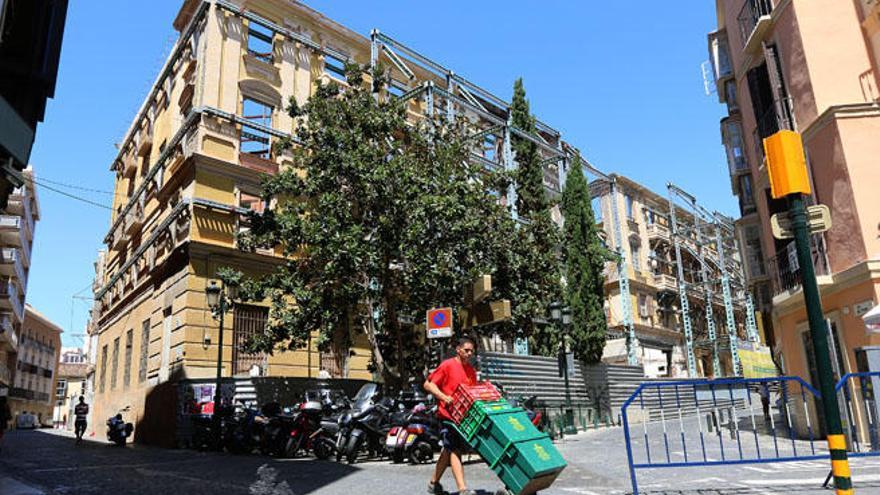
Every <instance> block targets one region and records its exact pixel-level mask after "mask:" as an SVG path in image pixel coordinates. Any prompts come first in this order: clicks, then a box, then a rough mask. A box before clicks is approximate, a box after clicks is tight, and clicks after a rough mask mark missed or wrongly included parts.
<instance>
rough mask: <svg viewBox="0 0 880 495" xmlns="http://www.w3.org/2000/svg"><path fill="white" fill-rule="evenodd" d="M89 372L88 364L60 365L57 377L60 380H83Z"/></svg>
mask: <svg viewBox="0 0 880 495" xmlns="http://www.w3.org/2000/svg"><path fill="white" fill-rule="evenodd" d="M88 372H89V363H60V364H59V365H58V376H59V377H60V378H85V377H86V375H87V374H88Z"/></svg>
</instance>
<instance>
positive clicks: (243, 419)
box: [222, 404, 265, 454]
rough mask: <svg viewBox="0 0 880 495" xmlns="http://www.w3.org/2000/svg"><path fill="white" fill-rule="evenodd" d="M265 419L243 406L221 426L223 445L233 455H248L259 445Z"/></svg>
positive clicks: (253, 410) (256, 411)
mask: <svg viewBox="0 0 880 495" xmlns="http://www.w3.org/2000/svg"><path fill="white" fill-rule="evenodd" d="M264 423H265V418H264V417H263V416H262V415H261V414H260V411H258V410H257V409H254V408H251V407H244V406H243V404H242V405H240V406H238V407H236V409H235V412H234V413H233V414H232V415H231V416H230V417H229V418H228V420H227V421H226V422H225V423H224V425H223V429H222V431H223V439H222V442H223V445H224V446H225V447H226V450H228V451H229V452H231V453H233V454H250V453H251V452H253V450H254V448H255V447H257V446H259V445H261V440H262V432H263V426H264Z"/></svg>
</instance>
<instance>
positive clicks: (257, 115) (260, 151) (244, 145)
mask: <svg viewBox="0 0 880 495" xmlns="http://www.w3.org/2000/svg"><path fill="white" fill-rule="evenodd" d="M241 106H242V114H243V115H242V116H243V117H244V119H245V120H248V121H250V122H252V123H254V124H257V125H260V126H263V127H267V128H270V129H271V128H272V110H273V109H272V106H271V105H267V104H265V103H262V102H260V101H257V100H254V99H251V98H247V97H245V98H244V99H243V100H242V105H241ZM271 144H272V142H271V136H270V135H269V133H268V132H266V131H264V130H261V129H254V128H252V127H243V128H242V130H241V152H242V153H248V154H251V155H256V156H259V157H260V158H266V159H268V158H269V157H270V151H271Z"/></svg>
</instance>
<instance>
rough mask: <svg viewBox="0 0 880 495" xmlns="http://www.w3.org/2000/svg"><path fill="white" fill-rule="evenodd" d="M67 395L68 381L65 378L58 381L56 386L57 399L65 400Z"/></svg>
mask: <svg viewBox="0 0 880 495" xmlns="http://www.w3.org/2000/svg"><path fill="white" fill-rule="evenodd" d="M66 395H67V380H66V379H64V378H59V379H58V384H57V385H56V386H55V398H56V399H63V398H64V397H65V396H66Z"/></svg>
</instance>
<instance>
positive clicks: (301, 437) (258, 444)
mask: <svg viewBox="0 0 880 495" xmlns="http://www.w3.org/2000/svg"><path fill="white" fill-rule="evenodd" d="M534 402H535V398H534V397H532V398H530V399H527V400H524V401H521V404H520V405H521V406H522V407H524V408H526V410H527V411H528V412H529V415H530V417H531V418H533V421H534V422H535V424H536V425H541V423H542V416H541V413H540V412H538V411H536V410H535V409H534ZM435 413H436V406H435V405H434V404H433V399H429V398H428V397H426V396H425V394H424V393H423V392H422V391H421V390H420V389H416V388H413V389H412V390H405V391H403V392H401V393H399V394H396V395H394V396H383V394H382V392H381V389H380V387H379V385H377V384H375V383H368V384H365V385H363V386H362V387H361V389H360V390H359V391H358V393H357V394H356V395H355V396H354V397H352V398H348V397H347V396H346V395H345V394H344V393H343V392H342V391H341V390H336V389H326V388H324V389H313V390H309V391H307V392H306V393H305V394H304V397H303V400H302V401H301V402H299V403H298V404H295V405H293V406H289V407H284V406H282V405H281V404H279V403H277V402H270V403H268V404H264V405H263V406H262V407H260V408H259V409H256V408H252V407H247V406H246V405H245V404H242V403H239V404H236V405H235V406H225V407H221V408H220V410H219V411H218V415H217V417H216V418H214V417H213V415H211V414H203V415H194V416H193V418H192V421H193V433H192V438H191V442H190V444H191V446H192V447H193V448H196V449H199V450H225V451H228V452H231V453H234V454H251V453H256V452H259V453H261V454H263V455H271V456H275V457H282V458H292V457H299V456H306V455H314V456H315V457H316V458H318V459H322V460H323V459H330V458H334V459H335V460H336V461H338V462H347V463H349V464H353V463H355V462H358V461H359V460H363V459H376V458H388V459H390V460H392V461H393V462H396V463H398V462H410V463H413V464H422V463H429V462H432V461H433V459H434V455H435V453H437V452H439V450H440V424H439V422H438V421H437V419H436V414H435ZM218 430H219V432H220V434H219V435H217V434H215V431H218Z"/></svg>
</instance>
